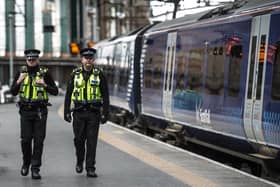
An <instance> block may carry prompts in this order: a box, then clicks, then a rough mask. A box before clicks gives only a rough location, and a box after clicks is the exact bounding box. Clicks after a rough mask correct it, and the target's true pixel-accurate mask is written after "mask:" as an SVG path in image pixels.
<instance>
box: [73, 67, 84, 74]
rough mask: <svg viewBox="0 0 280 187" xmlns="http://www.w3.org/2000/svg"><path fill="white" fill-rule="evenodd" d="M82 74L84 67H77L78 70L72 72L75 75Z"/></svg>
mask: <svg viewBox="0 0 280 187" xmlns="http://www.w3.org/2000/svg"><path fill="white" fill-rule="evenodd" d="M81 72H82V67H77V68H75V69H73V71H72V73H73V74H79V73H81Z"/></svg>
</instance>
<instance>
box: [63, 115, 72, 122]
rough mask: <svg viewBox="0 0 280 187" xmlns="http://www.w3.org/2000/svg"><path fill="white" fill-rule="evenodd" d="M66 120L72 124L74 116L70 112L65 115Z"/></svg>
mask: <svg viewBox="0 0 280 187" xmlns="http://www.w3.org/2000/svg"><path fill="white" fill-rule="evenodd" d="M64 120H65V121H67V122H68V123H71V121H72V116H71V113H70V112H67V113H65V114H64Z"/></svg>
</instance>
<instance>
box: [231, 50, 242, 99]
mask: <svg viewBox="0 0 280 187" xmlns="http://www.w3.org/2000/svg"><path fill="white" fill-rule="evenodd" d="M241 61H242V46H241V45H236V46H232V47H231V50H230V55H229V72H228V94H229V96H232V97H238V94H239V90H240V70H241V69H240V68H241Z"/></svg>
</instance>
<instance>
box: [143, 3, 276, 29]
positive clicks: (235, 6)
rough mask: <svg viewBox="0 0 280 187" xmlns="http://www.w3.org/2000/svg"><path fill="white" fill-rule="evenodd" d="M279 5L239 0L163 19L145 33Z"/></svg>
mask: <svg viewBox="0 0 280 187" xmlns="http://www.w3.org/2000/svg"><path fill="white" fill-rule="evenodd" d="M275 5H280V1H279V0H239V1H236V2H233V3H228V4H225V5H221V6H218V7H213V9H210V10H206V11H203V12H200V13H196V14H190V15H186V16H184V17H181V18H177V19H173V20H170V21H165V22H162V23H159V24H157V25H155V26H154V27H152V28H150V29H149V30H148V31H147V33H149V32H154V31H160V30H163V29H167V28H175V27H176V26H182V24H183V25H190V24H192V23H196V22H199V21H202V20H206V19H214V18H218V17H226V16H231V15H236V14H241V13H243V12H250V11H253V10H256V9H262V8H264V7H270V6H275Z"/></svg>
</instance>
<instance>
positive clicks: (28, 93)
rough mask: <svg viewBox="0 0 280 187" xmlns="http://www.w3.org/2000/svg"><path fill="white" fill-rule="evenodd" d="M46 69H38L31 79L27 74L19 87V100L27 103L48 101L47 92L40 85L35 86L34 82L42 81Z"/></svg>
mask: <svg viewBox="0 0 280 187" xmlns="http://www.w3.org/2000/svg"><path fill="white" fill-rule="evenodd" d="M47 71H48V69H47V68H45V67H40V69H39V71H38V72H37V73H36V75H35V77H34V78H33V79H32V78H31V76H30V75H29V74H28V75H27V76H26V77H25V78H24V80H23V82H22V83H21V86H20V94H19V96H20V99H21V100H24V101H27V102H37V101H48V92H47V91H46V88H45V87H44V86H42V85H38V84H36V82H35V81H36V80H38V79H42V78H43V77H44V75H45V74H46V73H47Z"/></svg>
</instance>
